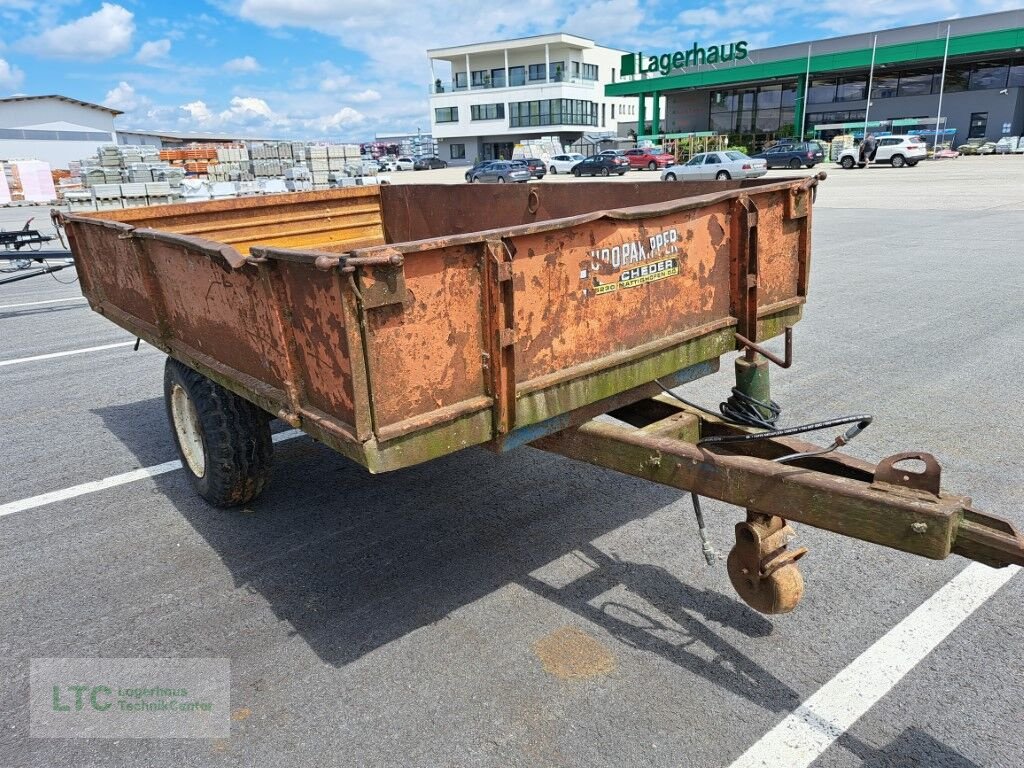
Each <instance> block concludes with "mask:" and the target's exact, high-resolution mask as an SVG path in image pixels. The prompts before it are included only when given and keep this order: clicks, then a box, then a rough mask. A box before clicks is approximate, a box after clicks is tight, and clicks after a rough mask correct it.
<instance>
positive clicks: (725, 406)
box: [718, 387, 782, 429]
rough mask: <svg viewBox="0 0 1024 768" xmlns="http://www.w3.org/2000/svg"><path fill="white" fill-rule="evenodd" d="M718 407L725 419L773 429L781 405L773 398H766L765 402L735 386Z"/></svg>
mask: <svg viewBox="0 0 1024 768" xmlns="http://www.w3.org/2000/svg"><path fill="white" fill-rule="evenodd" d="M718 407H719V409H720V410H721V411H722V415H723V416H724V417H725V418H726V420H728V421H731V422H732V423H734V424H746V425H747V426H750V427H760V428H761V429H775V426H776V424H777V423H778V421H779V416H781V415H782V406H781V405H779V404H778V403H776V402H775V401H774V400H768V402H767V403H766V402H764V401H762V400H758V399H757V398H756V397H751V396H750V395H748V394H747V393H746V392H743V391H742V390H740V389H738V388H736V387H733V388H732V394H731V395H729V399H728V400H726V401H725V402H724V403H722V404H721V405H720V406H718ZM765 412H767V414H768V415H767V416H766V415H765Z"/></svg>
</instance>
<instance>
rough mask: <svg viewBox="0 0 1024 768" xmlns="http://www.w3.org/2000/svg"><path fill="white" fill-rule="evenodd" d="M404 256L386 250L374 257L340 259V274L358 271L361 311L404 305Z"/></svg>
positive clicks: (406, 294) (405, 295) (405, 290)
mask: <svg viewBox="0 0 1024 768" xmlns="http://www.w3.org/2000/svg"><path fill="white" fill-rule="evenodd" d="M404 265H405V256H403V255H402V253H400V252H399V251H396V250H389V251H385V252H384V253H383V254H380V255H374V256H343V257H342V258H341V260H340V262H339V265H338V266H339V268H340V270H341V272H342V273H349V274H352V273H353V272H355V271H356V270H359V283H360V291H359V295H360V301H361V302H362V305H363V309H377V308H378V307H388V306H391V305H392V304H404V303H405V301H406V299H407V298H408V295H409V292H408V289H407V288H406V286H405V266H404Z"/></svg>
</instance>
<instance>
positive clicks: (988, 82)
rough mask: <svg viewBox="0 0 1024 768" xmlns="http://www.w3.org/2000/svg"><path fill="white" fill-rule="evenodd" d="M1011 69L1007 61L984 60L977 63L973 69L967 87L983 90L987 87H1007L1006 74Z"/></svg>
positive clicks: (973, 89)
mask: <svg viewBox="0 0 1024 768" xmlns="http://www.w3.org/2000/svg"><path fill="white" fill-rule="evenodd" d="M1009 69H1010V68H1009V66H1007V64H1006V62H1005V61H1003V62H988V61H983V62H981V63H979V64H975V65H974V68H973V69H972V70H971V79H970V82H969V84H968V86H967V87H968V88H970V89H971V90H972V91H981V90H985V89H987V88H1005V87H1006V75H1007V73H1008V71H1009Z"/></svg>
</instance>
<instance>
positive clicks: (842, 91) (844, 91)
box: [836, 76, 868, 101]
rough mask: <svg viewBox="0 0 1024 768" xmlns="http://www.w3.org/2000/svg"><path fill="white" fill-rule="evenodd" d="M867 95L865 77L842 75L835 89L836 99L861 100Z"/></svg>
mask: <svg viewBox="0 0 1024 768" xmlns="http://www.w3.org/2000/svg"><path fill="white" fill-rule="evenodd" d="M867 97H868V79H867V78H866V77H862V76H857V77H844V78H842V79H841V80H840V81H839V87H838V88H837V90H836V101H863V100H864V99H866V98H867Z"/></svg>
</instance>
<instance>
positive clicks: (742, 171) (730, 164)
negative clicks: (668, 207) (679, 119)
mask: <svg viewBox="0 0 1024 768" xmlns="http://www.w3.org/2000/svg"><path fill="white" fill-rule="evenodd" d="M766 173H768V163H766V162H765V161H764V160H755V159H754V158H752V157H747V156H746V155H744V154H743V153H742V152H736V151H735V150H732V149H725V150H722V151H719V152H701V153H700V154H699V155H694V156H693V157H691V158H690V159H689V160H687V161H686V162H685V163H683V164H681V165H670V166H669V167H668V168H666V169H665V170H664V171H662V172H661V180H662V181H726V180H728V179H756V178H758V177H759V176H764V175H765V174H766Z"/></svg>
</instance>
